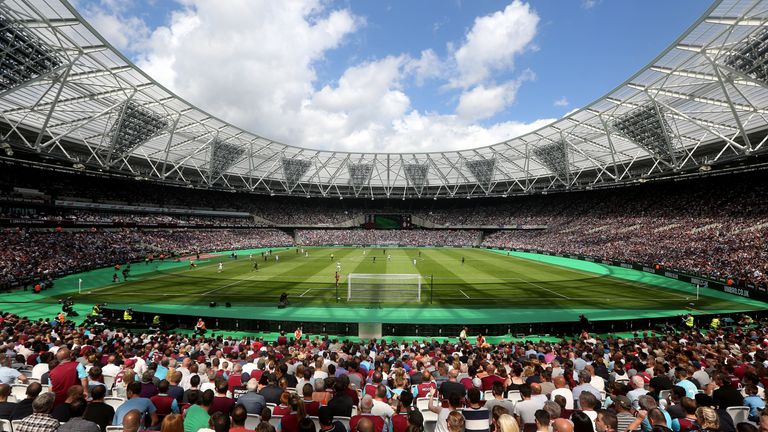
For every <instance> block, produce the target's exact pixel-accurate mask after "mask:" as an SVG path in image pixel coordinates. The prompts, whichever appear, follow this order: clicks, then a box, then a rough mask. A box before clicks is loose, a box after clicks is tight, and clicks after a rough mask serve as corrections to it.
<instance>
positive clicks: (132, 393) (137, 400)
mask: <svg viewBox="0 0 768 432" xmlns="http://www.w3.org/2000/svg"><path fill="white" fill-rule="evenodd" d="M140 394H141V384H140V383H137V382H132V383H130V384H129V385H128V389H127V395H128V399H127V400H126V401H125V402H123V404H122V405H120V406H119V407H118V408H117V409H116V410H115V416H114V418H113V419H112V424H113V425H114V426H120V425H122V424H123V417H124V416H125V415H126V414H127V413H128V412H130V411H133V410H136V411H138V412H139V414H141V417H142V419H143V418H144V416H146V415H149V416H150V418H151V424H152V425H157V424H159V422H158V418H157V412H156V411H157V409H156V408H155V406H154V405H153V404H152V401H150V400H149V399H147V398H143V397H141V396H140Z"/></svg>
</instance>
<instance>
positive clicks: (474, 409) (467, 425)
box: [461, 388, 490, 432]
mask: <svg viewBox="0 0 768 432" xmlns="http://www.w3.org/2000/svg"><path fill="white" fill-rule="evenodd" d="M467 401H468V402H469V406H468V407H466V408H464V409H462V410H461V413H462V414H463V415H464V430H465V431H466V432H489V431H490V428H489V424H490V412H489V411H488V409H487V408H485V407H483V406H481V405H480V390H478V389H477V388H471V389H469V391H468V392H467Z"/></svg>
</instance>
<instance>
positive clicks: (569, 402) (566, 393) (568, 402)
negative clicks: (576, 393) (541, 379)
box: [549, 375, 573, 410]
mask: <svg viewBox="0 0 768 432" xmlns="http://www.w3.org/2000/svg"><path fill="white" fill-rule="evenodd" d="M552 383H553V384H554V385H555V389H554V390H552V394H550V396H549V397H550V399H552V400H555V396H558V395H560V396H562V397H564V398H565V409H569V410H572V409H573V392H572V391H571V389H569V388H568V383H567V382H566V381H565V377H563V376H562V375H560V376H556V377H554V378H553V379H552Z"/></svg>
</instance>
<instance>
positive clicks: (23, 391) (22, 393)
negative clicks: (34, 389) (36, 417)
mask: <svg viewBox="0 0 768 432" xmlns="http://www.w3.org/2000/svg"><path fill="white" fill-rule="evenodd" d="M11 395H13V396H15V397H16V400H24V399H26V398H27V385H26V384H13V385H11Z"/></svg>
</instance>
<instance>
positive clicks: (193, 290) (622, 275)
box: [0, 247, 765, 324]
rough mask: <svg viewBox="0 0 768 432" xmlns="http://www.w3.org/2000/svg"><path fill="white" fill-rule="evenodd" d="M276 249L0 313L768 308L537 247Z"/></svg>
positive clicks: (527, 313)
mask: <svg viewBox="0 0 768 432" xmlns="http://www.w3.org/2000/svg"><path fill="white" fill-rule="evenodd" d="M273 251H274V254H273V255H271V256H270V255H266V259H265V257H264V256H262V255H261V254H262V252H265V249H252V250H245V251H236V254H237V255H238V259H236V260H235V259H231V258H230V257H229V254H231V252H232V251H224V252H220V253H217V254H216V255H215V256H207V257H206V258H205V259H203V260H200V261H198V262H197V263H198V267H196V268H191V267H190V265H189V261H166V262H154V263H151V264H144V263H135V264H132V266H131V277H130V278H129V280H128V281H127V282H123V281H121V282H119V283H113V282H112V277H113V275H114V273H115V271H114V269H112V268H105V269H98V270H93V271H89V272H84V273H79V274H75V275H70V276H66V277H63V278H61V279H59V280H57V281H56V283H55V287H54V288H53V289H51V290H47V291H44V292H43V293H42V294H34V293H32V292H31V291H26V292H25V291H16V292H13V293H7V294H2V295H0V308H2V309H3V310H6V311H12V312H15V313H19V314H22V315H26V316H29V317H31V318H50V317H52V316H54V315H55V314H56V313H57V312H58V311H59V305H58V304H57V303H56V301H57V300H58V299H59V298H62V297H66V296H70V295H71V296H72V297H73V299H74V300H75V302H76V306H75V309H76V310H77V311H78V312H80V313H81V314H83V313H87V312H88V311H89V310H90V307H91V306H92V305H93V304H94V303H97V302H107V303H109V307H110V308H117V309H122V308H126V307H129V306H130V307H133V308H134V309H135V310H137V311H140V312H149V313H161V314H162V313H168V314H180V313H182V314H185V315H190V316H201V317H209V318H214V317H227V318H236V319H258V320H280V321H282V320H286V321H299V322H349V323H361V322H374V323H377V322H381V323H414V324H446V323H454V324H455V323H465V324H504V323H509V324H515V323H534V322H570V321H575V320H576V319H577V318H578V316H579V315H580V314H586V315H587V316H588V317H589V318H590V319H591V320H628V319H634V318H655V317H664V316H674V315H679V314H682V313H684V312H686V311H688V310H689V309H690V308H691V304H693V306H692V309H693V311H694V313H697V314H707V313H726V312H739V311H748V310H757V309H763V308H764V307H765V304H764V303H762V302H760V301H756V300H749V299H744V298H741V297H738V296H734V295H729V294H727V293H722V292H719V291H716V290H710V289H701V291H700V298H699V300H696V289H695V287H694V286H693V285H691V284H688V283H684V282H681V281H678V280H674V279H670V278H666V277H663V276H658V275H653V274H650V273H646V272H642V271H637V270H631V269H625V268H621V267H613V266H608V265H604V264H598V263H592V262H587V261H579V260H575V259H570V258H561V257H553V256H547V255H539V254H532V253H523V252H511V253H508V252H506V251H488V250H484V249H461V248H393V249H384V248H372V249H363V248H343V247H334V248H307V249H306V250H305V252H306V253H307V254H306V255H305V254H304V253H301V251H300V250H297V249H295V248H290V249H289V248H283V249H279V250H278V249H273ZM249 256H250V258H252V259H249ZM277 256H280V259H279V260H276V259H275V258H276V257H277ZM331 256H333V258H331ZM374 258H376V260H375V261H374ZM414 260H415V261H416V264H414ZM219 263H221V264H222V266H223V268H222V271H221V272H219V270H218V268H219ZM337 263H338V264H337ZM255 264H258V270H257V269H256V268H255ZM337 265H341V267H342V271H341V272H340V273H341V275H340V283H339V288H338V294H337V290H336V287H335V286H334V285H335V284H334V274H335V271H336V266H337ZM349 273H366V274H378V275H384V274H420V275H421V277H422V292H421V301H420V302H417V301H414V300H405V299H404V298H405V297H406V296H405V295H404V294H403V293H408V298H410V299H412V298H413V296H412V295H411V290H414V289H416V287H415V286H413V285H411V284H409V285H403V286H399V285H397V284H395V286H390V285H389V284H388V283H383V284H382V283H378V282H377V283H376V284H375V285H371V286H362V287H361V288H360V289H376V290H382V292H383V293H384V294H383V295H382V296H381V298H380V299H379V300H370V299H368V300H356V299H355V298H354V296H353V298H352V300H351V301H349V302H348V301H347V277H346V275H347V274H349ZM121 279H122V278H121ZM81 280H82V283H81V286H80V289H79V288H78V285H79V284H80V281H81ZM282 292H287V293H289V294H290V298H291V302H292V305H291V306H290V307H288V308H285V309H278V308H277V307H276V303H277V298H278V296H279V294H280V293H282ZM337 295H338V297H339V298H340V300H339V301H337ZM382 299H385V300H393V301H391V302H389V301H383V300H382ZM210 301H216V302H218V303H219V304H220V305H222V304H223V303H224V302H226V301H230V302H231V303H232V307H231V308H223V307H217V308H210V307H208V303H209V302H210Z"/></svg>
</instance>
